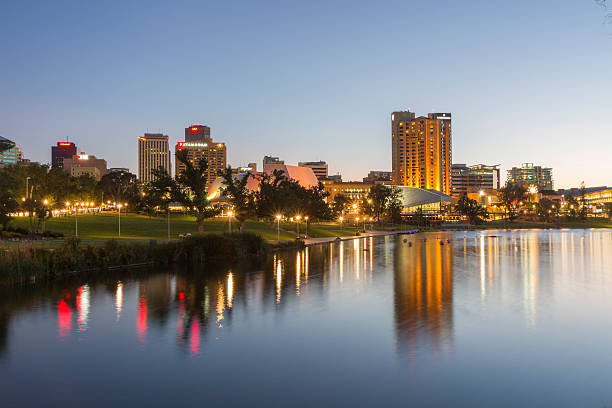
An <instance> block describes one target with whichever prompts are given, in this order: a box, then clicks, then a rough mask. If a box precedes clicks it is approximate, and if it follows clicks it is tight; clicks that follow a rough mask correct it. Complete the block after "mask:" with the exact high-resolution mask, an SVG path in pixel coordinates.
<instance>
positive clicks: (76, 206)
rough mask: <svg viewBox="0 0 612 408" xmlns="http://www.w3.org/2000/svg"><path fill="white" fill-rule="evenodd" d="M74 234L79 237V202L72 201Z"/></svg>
mask: <svg viewBox="0 0 612 408" xmlns="http://www.w3.org/2000/svg"><path fill="white" fill-rule="evenodd" d="M74 236H75V237H77V238H78V237H79V203H78V202H76V203H74Z"/></svg>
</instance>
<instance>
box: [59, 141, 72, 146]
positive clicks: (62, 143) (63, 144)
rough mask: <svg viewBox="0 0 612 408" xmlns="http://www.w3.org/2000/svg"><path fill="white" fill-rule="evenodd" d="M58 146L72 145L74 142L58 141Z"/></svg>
mask: <svg viewBox="0 0 612 408" xmlns="http://www.w3.org/2000/svg"><path fill="white" fill-rule="evenodd" d="M57 144H58V146H72V143H69V142H58V143H57Z"/></svg>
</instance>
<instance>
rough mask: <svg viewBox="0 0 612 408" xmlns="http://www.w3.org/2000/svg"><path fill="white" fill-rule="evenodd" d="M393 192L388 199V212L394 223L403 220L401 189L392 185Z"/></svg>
mask: <svg viewBox="0 0 612 408" xmlns="http://www.w3.org/2000/svg"><path fill="white" fill-rule="evenodd" d="M390 190H391V194H390V195H389V198H388V199H387V206H386V210H385V211H386V213H387V215H388V216H389V219H390V220H391V222H392V223H395V224H399V223H401V222H402V208H403V206H402V200H401V199H400V194H401V192H400V189H399V188H397V187H391V188H390Z"/></svg>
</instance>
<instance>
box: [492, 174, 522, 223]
mask: <svg viewBox="0 0 612 408" xmlns="http://www.w3.org/2000/svg"><path fill="white" fill-rule="evenodd" d="M499 192H500V201H501V202H502V204H503V205H504V207H505V208H506V214H507V215H508V219H509V220H510V222H512V221H514V219H515V218H516V216H517V213H518V208H519V205H520V203H521V202H523V201H525V200H526V198H527V190H526V189H525V186H523V185H521V184H518V183H510V182H509V183H506V185H505V186H504V187H502V188H500V189H499Z"/></svg>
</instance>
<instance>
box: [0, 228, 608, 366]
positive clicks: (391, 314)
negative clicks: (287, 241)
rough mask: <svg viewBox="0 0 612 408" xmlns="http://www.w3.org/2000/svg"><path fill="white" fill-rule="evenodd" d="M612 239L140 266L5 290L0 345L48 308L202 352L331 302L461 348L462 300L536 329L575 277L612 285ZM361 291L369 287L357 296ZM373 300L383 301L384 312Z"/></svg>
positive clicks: (71, 322) (350, 248)
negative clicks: (195, 266)
mask: <svg viewBox="0 0 612 408" xmlns="http://www.w3.org/2000/svg"><path fill="white" fill-rule="evenodd" d="M611 243H612V239H611V238H610V234H609V233H607V232H603V231H591V232H587V233H585V232H576V231H560V232H552V231H515V232H475V233H455V234H452V233H437V234H431V235H414V236H405V237H399V238H397V239H396V238H393V237H384V238H379V239H374V238H372V237H368V238H361V239H355V240H353V241H348V242H338V243H332V244H330V245H326V246H319V247H311V248H305V249H301V250H299V251H289V252H279V253H276V254H274V255H273V256H272V257H271V259H270V260H269V261H268V262H266V263H265V264H263V265H258V266H257V267H256V268H251V269H250V270H245V269H244V268H233V269H232V270H227V271H217V272H213V271H203V270H195V271H178V270H177V271H170V272H168V271H163V272H156V273H151V272H146V271H143V272H141V273H140V274H136V275H134V276H132V277H130V276H127V277H126V276H119V277H117V278H113V277H108V278H99V279H89V280H87V281H86V282H77V283H74V284H64V283H61V282H57V283H50V284H48V285H39V286H36V287H31V288H24V289H17V290H15V289H12V290H6V289H5V290H4V292H5V293H6V294H7V295H5V296H4V297H3V298H2V299H3V300H2V302H3V303H2V308H0V352H3V351H5V349H6V348H9V349H10V347H11V341H10V339H11V336H12V335H13V333H12V332H11V330H10V328H11V324H12V320H13V319H15V318H16V317H17V316H23V318H27V316H28V315H29V314H36V313H41V314H42V315H43V316H44V317H45V319H48V320H49V321H52V322H53V336H54V337H55V338H59V339H60V340H61V341H66V340H67V339H69V338H70V337H71V336H79V335H80V334H82V333H84V332H86V331H90V332H91V330H92V329H93V328H94V327H98V328H99V327H100V326H101V325H106V326H105V329H106V330H107V331H109V332H112V333H114V334H113V335H115V336H124V335H125V334H124V332H123V331H122V330H123V329H124V328H125V332H126V333H127V332H129V336H130V337H131V339H132V341H133V342H134V343H135V344H138V346H139V347H140V350H146V349H147V348H150V347H152V343H153V341H154V340H155V341H159V339H160V338H162V337H163V338H170V339H172V342H173V344H174V345H175V346H176V348H177V349H178V350H181V351H182V352H184V354H185V355H189V356H192V357H194V358H197V357H198V356H202V355H205V354H206V352H207V347H209V346H210V342H209V341H218V340H219V339H223V338H224V336H228V335H229V334H230V333H231V331H232V329H233V327H232V326H233V325H234V324H235V325H236V326H238V327H241V328H243V327H245V326H248V325H249V323H248V322H249V321H251V320H257V321H259V320H258V319H261V318H262V316H263V317H265V316H269V315H272V316H275V317H277V318H279V317H282V316H291V315H297V314H298V311H299V310H300V308H304V309H306V310H316V312H317V313H319V315H318V319H319V323H317V324H321V325H322V326H325V325H330V324H331V325H334V324H336V325H341V324H342V321H341V320H339V321H332V322H330V321H327V320H326V313H327V314H329V315H330V316H331V313H332V312H336V313H340V312H338V310H341V313H343V314H342V315H341V316H342V318H345V319H346V320H347V321H350V320H351V319H354V318H355V317H354V316H355V315H363V317H362V320H358V322H359V324H363V325H367V324H370V322H374V321H375V322H376V324H378V326H377V327H378V330H383V331H384V330H387V331H388V332H389V333H391V336H392V344H394V348H393V354H394V355H395V356H406V355H407V356H410V357H416V356H418V355H419V354H420V353H431V354H439V353H440V352H444V353H448V352H453V347H454V346H453V345H454V342H455V339H454V337H455V330H456V326H457V324H458V323H457V319H456V310H457V308H458V307H459V308H472V307H476V306H477V307H480V309H478V313H486V312H487V311H488V310H494V308H497V307H499V308H500V309H499V310H505V309H508V310H514V309H517V312H518V313H516V314H513V315H512V317H514V318H516V316H517V315H518V316H520V318H521V319H522V323H524V324H525V326H528V327H531V328H536V327H538V324H539V323H540V321H541V320H542V317H541V314H542V309H544V310H545V308H546V305H547V302H548V303H550V302H551V299H554V298H555V297H556V296H561V295H562V294H567V293H572V290H573V289H574V288H575V286H571V285H570V284H569V283H568V282H575V281H579V282H580V285H583V286H588V285H589V284H590V282H596V283H597V284H598V285H602V286H603V287H605V286H606V285H610V286H611V287H612V282H611V281H610V278H608V277H607V275H602V274H593V272H592V271H594V270H605V269H606V268H607V265H608V264H609V263H610V262H611V261H612V260H611V259H610V253H609V248H610V244H611ZM362 294H363V296H367V295H369V294H372V297H371V298H368V300H367V301H364V302H363V303H360V302H359V299H361V297H360V296H361V295H362ZM342 302H343V303H342ZM368 302H374V303H376V304H375V307H372V310H374V311H375V312H374V311H370V310H369V307H370V306H371V303H370V304H369V303H368ZM107 303H108V309H104V308H103V305H104V304H107ZM474 305H475V306H474ZM504 308H505V309H504ZM495 310H497V309H495ZM49 311H51V314H50V315H49V314H48V313H50V312H49ZM105 313H107V314H109V315H110V319H109V320H110V321H111V322H108V321H106V320H105V319H104V315H105ZM336 318H338V315H334V319H336ZM368 319H369V320H368ZM169 322H172V323H169ZM381 322H382V323H381ZM384 322H387V323H386V324H388V326H387V327H384V326H383V325H384V324H385V323H384ZM279 324H280V323H279ZM296 324H297V323H296ZM308 324H311V325H312V327H313V331H316V330H318V326H317V324H315V323H313V322H308ZM268 329H269V330H270V327H269V326H268ZM328 329H329V328H328ZM41 330H42V329H41ZM381 347H382V346H381Z"/></svg>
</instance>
